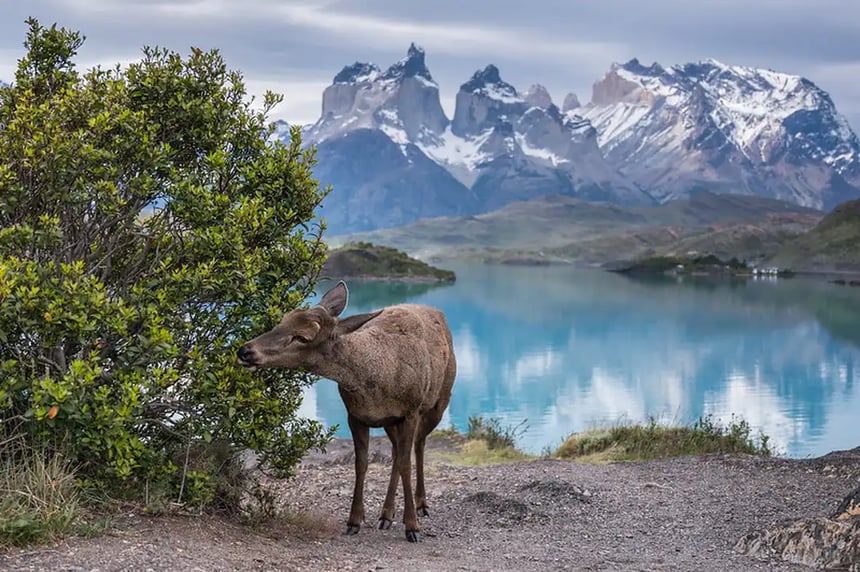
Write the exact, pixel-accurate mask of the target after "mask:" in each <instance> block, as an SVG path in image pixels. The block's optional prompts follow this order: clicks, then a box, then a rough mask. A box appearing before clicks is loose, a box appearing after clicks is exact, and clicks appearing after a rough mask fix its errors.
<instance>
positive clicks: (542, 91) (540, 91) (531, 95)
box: [523, 83, 552, 109]
mask: <svg viewBox="0 0 860 572" xmlns="http://www.w3.org/2000/svg"><path fill="white" fill-rule="evenodd" d="M523 99H525V100H526V102H527V103H529V104H530V105H533V106H535V107H540V108H541V109H548V108H549V106H551V105H552V97H551V96H550V94H549V92H548V91H547V90H546V88H545V87H544V86H542V85H540V84H539V83H536V84H534V85H532V86H531V87H530V88H529V89H528V91H526V92H525V94H524V95H523Z"/></svg>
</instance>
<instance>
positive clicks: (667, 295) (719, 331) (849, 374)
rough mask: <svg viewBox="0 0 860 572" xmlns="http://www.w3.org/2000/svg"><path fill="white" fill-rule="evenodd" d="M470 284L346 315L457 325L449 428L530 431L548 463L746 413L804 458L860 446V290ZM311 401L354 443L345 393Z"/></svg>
mask: <svg viewBox="0 0 860 572" xmlns="http://www.w3.org/2000/svg"><path fill="white" fill-rule="evenodd" d="M456 270H457V278H458V279H457V283H456V284H455V285H453V286H444V287H428V286H426V285H405V284H384V283H354V284H351V285H350V289H351V296H350V305H349V308H348V310H347V312H348V313H358V312H364V311H368V310H371V309H374V308H377V307H379V306H382V305H386V304H391V303H395V302H401V301H405V300H409V301H414V302H421V303H427V304H432V305H435V306H438V307H440V308H442V309H443V310H444V311H445V312H446V314H447V316H448V320H449V323H450V325H451V330H452V332H453V334H454V340H455V351H456V354H457V358H458V363H459V368H458V376H457V382H456V384H455V386H454V396H453V399H452V401H451V405H450V407H449V412H448V415H449V417H448V418H446V420H444V421H443V423H445V424H447V423H449V419H450V421H452V422H453V423H454V424H455V425H456V426H457V427H458V428H459V429H465V427H466V422H467V419H468V417H469V416H472V415H486V416H496V417H499V418H501V419H502V421H503V422H504V423H508V424H517V423H519V422H520V421H522V420H523V419H528V431H526V433H525V434H523V435H522V437H521V443H520V445H521V446H522V447H524V448H526V449H527V450H530V451H533V452H539V451H540V450H541V449H542V448H543V447H545V446H553V445H557V444H558V443H559V442H560V441H561V440H562V439H563V438H564V437H565V436H566V435H568V434H569V433H571V432H573V431H579V430H582V429H585V428H588V427H591V426H594V425H600V424H604V423H607V422H616V421H619V420H632V421H641V420H644V419H646V418H648V417H649V416H655V417H658V418H662V419H664V420H673V421H678V422H689V421H692V420H694V419H695V418H696V417H697V416H699V415H703V414H708V413H711V414H714V415H715V416H717V417H720V418H723V419H725V420H728V419H730V415H731V414H732V413H734V414H738V415H741V416H743V417H744V418H745V419H747V420H748V421H749V422H750V423H751V424H752V425H753V426H754V427H757V428H761V429H762V430H764V431H765V432H766V433H768V434H769V435H771V437H772V442H773V443H774V444H775V445H776V446H777V448H779V449H781V450H782V451H784V452H786V453H787V454H789V455H792V456H806V455H818V454H822V453H825V452H827V451H830V450H833V449H838V448H849V447H854V446H857V445H858V444H860V430H858V429H857V428H856V427H855V425H860V424H858V423H857V422H856V419H857V411H860V394H858V392H857V391H855V390H854V384H855V382H856V380H857V374H856V369H855V364H856V363H858V362H860V292H858V291H857V290H856V289H850V288H845V287H838V286H834V285H831V284H827V283H824V282H822V281H815V280H808V279H801V278H795V279H791V280H777V281H773V280H771V281H752V280H708V279H684V280H681V281H679V280H676V279H662V278H661V279H652V280H631V279H628V278H626V277H624V276H619V275H615V274H610V273H605V272H600V271H584V270H574V269H568V268H508V267H482V266H477V267H470V268H459V269H456ZM325 286H327V285H325ZM325 286H323V287H322V288H325ZM307 398H308V400H309V401H308V403H313V404H314V407H315V414H312V415H311V416H314V417H316V418H319V419H321V420H323V421H324V422H326V423H329V424H333V423H338V424H340V425H341V429H340V434H341V435H348V431H347V430H346V419H345V412H344V410H343V405H342V403H341V401H340V398H339V397H338V394H337V388H336V386H335V384H334V383H331V382H328V381H323V382H321V383H319V384H317V385H316V386H314V387H313V388H311V389H310V390H309V392H308V396H307ZM308 409H309V406H308V405H307V404H306V409H305V411H308Z"/></svg>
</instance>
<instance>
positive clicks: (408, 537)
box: [406, 530, 418, 542]
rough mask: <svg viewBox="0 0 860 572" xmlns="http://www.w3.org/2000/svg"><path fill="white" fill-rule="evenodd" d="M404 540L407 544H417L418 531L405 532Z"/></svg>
mask: <svg viewBox="0 0 860 572" xmlns="http://www.w3.org/2000/svg"><path fill="white" fill-rule="evenodd" d="M406 540H408V541H409V542H418V531H417V530H407V531H406Z"/></svg>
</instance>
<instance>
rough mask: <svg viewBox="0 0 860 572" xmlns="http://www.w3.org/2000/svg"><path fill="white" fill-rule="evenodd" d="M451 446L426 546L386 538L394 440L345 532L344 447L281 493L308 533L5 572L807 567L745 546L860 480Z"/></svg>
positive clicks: (144, 522)
mask: <svg viewBox="0 0 860 572" xmlns="http://www.w3.org/2000/svg"><path fill="white" fill-rule="evenodd" d="M383 439H384V438H383ZM446 447H450V445H446V443H444V442H442V441H437V442H436V444H435V445H434V446H433V449H434V451H435V453H431V454H430V455H429V457H430V460H429V461H428V468H427V490H428V497H429V503H430V516H429V517H424V518H422V519H421V527H422V537H421V542H419V543H418V544H412V543H408V542H406V539H405V537H404V529H403V525H402V523H400V522H396V523H395V524H394V525H393V526H392V527H391V528H390V529H389V530H385V531H380V530H376V529H375V528H374V527H373V525H374V524H375V520H376V515H377V514H378V512H379V510H381V506H382V501H383V498H384V495H385V487H386V486H387V481H388V467H387V464H386V463H387V462H388V454H389V449H388V447H387V443H383V442H382V440H380V439H376V440H374V443H373V451H374V452H373V453H372V456H371V458H372V461H374V462H372V464H371V466H370V469H369V471H368V477H367V488H366V494H365V502H366V508H367V515H368V521H369V522H368V523H367V526H365V527H363V528H362V530H361V532H360V533H359V534H358V535H356V536H345V535H343V534H341V529H342V527H341V524H342V523H343V522H345V520H346V517H347V513H348V511H349V502H350V498H351V494H352V483H353V469H352V455H351V443H350V442H349V441H339V442H336V443H334V444H333V445H332V446H331V447H330V448H329V451H328V453H327V454H315V455H311V456H309V457H308V458H307V459H306V460H305V462H304V463H303V465H302V467H301V469H300V471H299V474H298V476H297V478H296V479H295V480H292V481H282V482H276V483H271V486H272V488H273V490H274V491H275V492H276V494H277V498H278V501H279V502H280V503H282V504H283V505H284V506H286V507H289V508H291V509H293V510H295V511H297V512H300V513H303V514H305V515H307V516H306V519H305V522H304V523H303V524H300V525H295V526H294V527H287V528H284V527H275V528H271V529H268V528H256V529H252V528H249V527H244V526H240V525H238V524H235V523H232V522H230V521H226V520H223V519H219V518H217V517H201V518H190V517H184V518H183V517H159V518H156V517H145V516H139V515H127V516H125V517H123V518H121V519H117V521H116V522H115V524H114V527H113V528H112V529H111V530H110V531H109V532H108V533H107V534H105V535H102V536H99V537H96V538H90V539H84V538H69V539H66V540H65V541H63V542H61V543H59V544H57V545H55V546H51V547H46V548H40V549H27V550H15V551H12V552H9V553H6V554H5V555H0V570H9V571H17V570H51V571H54V572H56V571H64V570H68V571H71V570H75V571H77V570H90V571H95V570H99V571H113V570H201V571H202V570H206V571H210V570H407V569H408V570H433V571H446V570H672V571H683V570H690V571H712V570H713V571H720V572H722V571H725V570H808V568H805V567H803V566H799V565H794V564H788V563H785V562H781V561H770V562H768V561H759V560H755V559H753V558H750V557H748V556H746V555H743V554H738V553H736V552H735V551H734V550H733V546H734V545H735V543H736V542H737V541H738V539H740V538H741V537H743V536H744V535H746V534H747V533H749V532H751V531H754V530H758V529H761V528H765V527H768V526H772V525H774V524H776V523H779V522H784V521H787V520H796V519H799V518H803V517H809V516H825V515H829V514H831V513H832V512H833V511H834V509H835V508H836V506H837V505H838V504H839V502H840V500H842V498H843V497H844V496H845V495H846V494H847V493H848V492H849V491H850V490H851V489H853V488H854V487H856V486H857V485H858V484H860V448H857V449H854V450H851V451H844V452H838V453H831V454H830V455H826V456H824V457H820V458H817V459H808V460H791V459H779V458H775V459H765V458H755V457H746V456H708V457H686V458H675V459H663V460H658V461H650V462H638V463H619V464H612V465H582V464H576V463H569V462H564V461H555V460H536V461H524V462H518V463H513V464H503V465H491V466H482V467H465V466H460V465H454V464H451V463H450V462H447V461H445V460H444V459H442V458H441V457H440V456H439V451H444V450H445V449H446ZM400 500H402V499H398V501H400ZM401 509H402V504H398V511H400V510H401ZM400 517H401V513H400V512H398V515H397V517H396V518H397V519H399V518H400Z"/></svg>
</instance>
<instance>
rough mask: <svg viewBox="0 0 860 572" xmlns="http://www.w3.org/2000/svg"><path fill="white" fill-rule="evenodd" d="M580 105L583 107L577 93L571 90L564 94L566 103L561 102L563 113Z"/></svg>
mask: <svg viewBox="0 0 860 572" xmlns="http://www.w3.org/2000/svg"><path fill="white" fill-rule="evenodd" d="M578 107H582V104H581V103H579V98H578V97H576V94H575V93H573V92H571V93H568V94H567V95H566V96H564V103H562V104H561V112H562V113H567V112H568V111H570V110H572V109H576V108H578Z"/></svg>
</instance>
